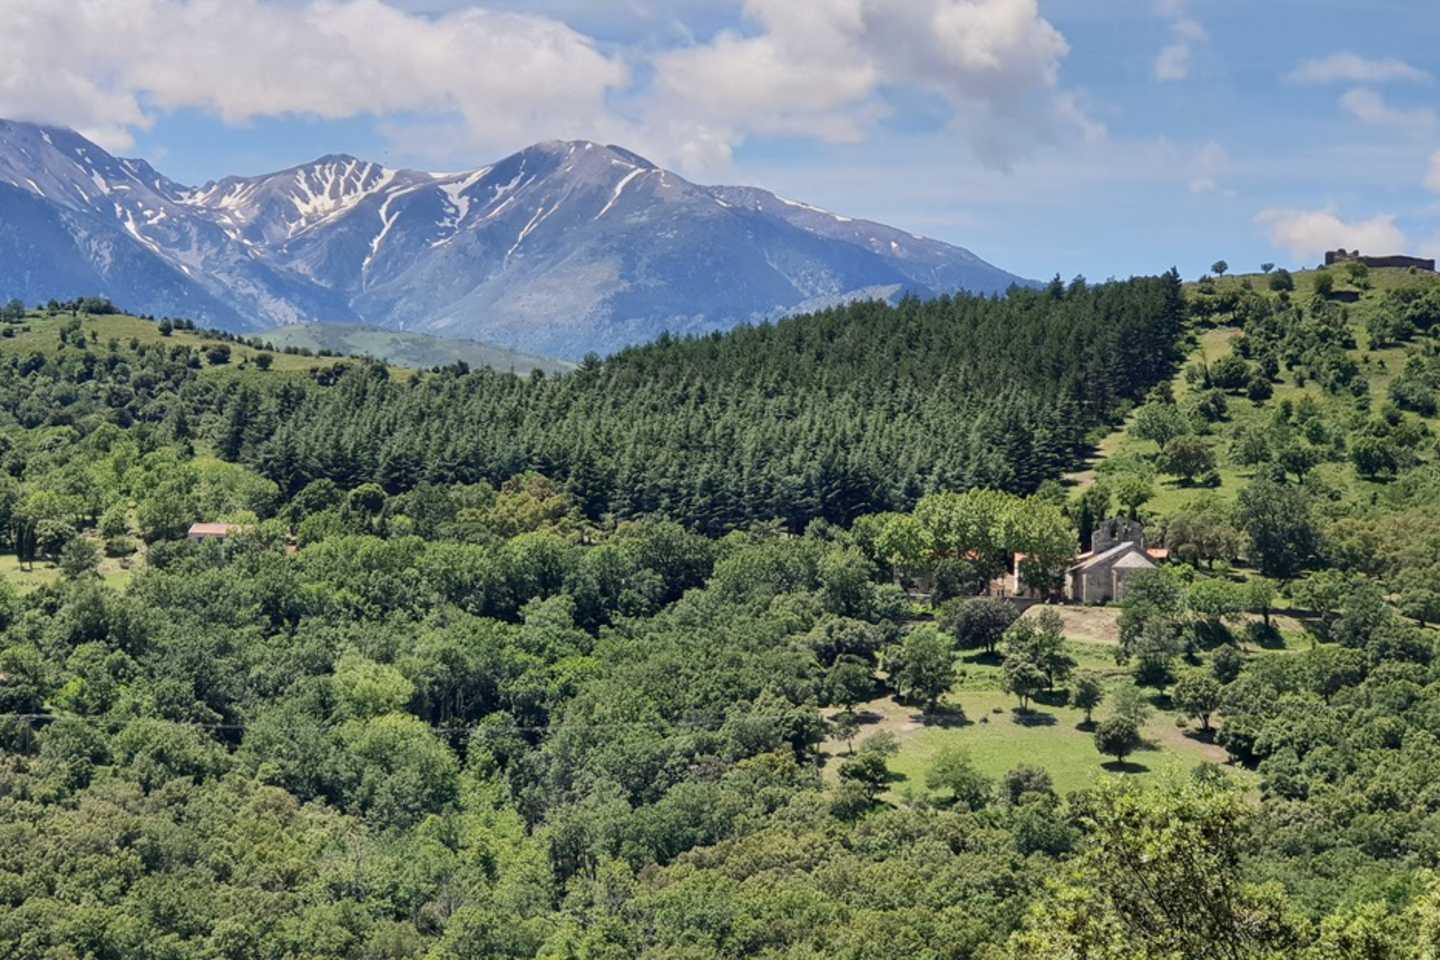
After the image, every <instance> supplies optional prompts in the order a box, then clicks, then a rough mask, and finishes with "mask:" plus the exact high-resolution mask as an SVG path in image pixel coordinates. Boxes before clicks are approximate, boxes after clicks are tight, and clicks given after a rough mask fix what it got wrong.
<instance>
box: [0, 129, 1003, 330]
mask: <svg viewBox="0 0 1440 960" xmlns="http://www.w3.org/2000/svg"><path fill="white" fill-rule="evenodd" d="M1017 282H1019V283H1024V282H1025V281H1023V280H1021V278H1019V277H1016V276H1014V275H1012V274H1009V273H1006V272H1005V271H1003V270H1000V269H998V268H996V267H994V266H992V265H990V264H988V263H986V262H985V261H983V260H981V259H980V258H979V257H977V256H975V255H974V254H973V253H971V252H969V251H968V250H964V249H961V248H958V247H954V246H950V245H948V244H944V243H940V242H938V241H934V240H926V239H922V238H919V237H916V236H913V235H911V234H909V233H906V232H904V231H900V230H896V229H893V228H890V227H886V226H883V225H881V224H877V223H872V222H868V221H862V220H853V219H850V218H847V217H843V216H840V215H838V214H833V213H829V212H827V211H824V210H819V209H817V208H815V207H811V206H808V205H806V204H801V203H797V202H794V201H791V200H785V199H782V198H780V197H777V196H775V195H774V194H771V193H767V192H766V191H764V190H759V189H755V188H750V187H705V186H700V185H697V184H694V183H691V182H689V181H688V180H685V179H684V178H682V177H679V176H677V175H676V174H674V173H671V172H669V171H667V170H663V169H661V168H659V167H657V166H655V165H654V164H652V163H650V162H649V161H647V160H645V159H644V158H642V157H639V156H637V155H636V154H633V153H631V152H629V151H627V150H624V149H622V148H620V147H614V146H608V147H607V146H602V145H600V144H595V143H589V142H583V141H579V142H550V143H543V144H537V145H536V146H533V147H530V148H528V149H525V150H522V151H520V152H519V153H516V154H514V155H512V156H510V157H507V158H505V159H504V160H502V161H500V162H499V163H496V164H494V165H493V166H489V167H484V168H482V169H479V170H474V171H468V172H462V173H453V174H435V173H421V172H417V171H410V170H391V169H387V168H385V167H383V166H380V165H378V164H375V163H369V162H366V161H363V160H358V159H356V158H354V157H349V156H326V157H321V158H320V159H318V160H316V161H314V162H313V163H309V164H305V165H303V166H300V167H295V168H292V169H289V170H282V171H280V172H278V173H273V174H269V175H266V176H261V177H227V178H225V179H223V180H220V181H218V182H214V183H208V184H205V185H204V186H201V187H186V186H184V185H181V184H178V183H175V182H174V181H171V180H169V179H167V178H166V177H164V176H163V175H161V174H160V173H158V172H157V171H156V170H154V169H153V168H152V167H151V166H150V165H149V164H147V163H145V162H144V161H143V160H124V159H119V158H116V157H113V156H111V155H110V154H108V153H106V152H105V151H104V150H102V149H101V148H99V147H97V146H96V145H95V144H93V143H90V142H89V141H87V140H85V139H84V138H83V137H81V136H79V135H78V134H76V133H74V132H73V131H69V130H63V129H59V128H55V127H42V126H37V125H33V124H23V123H11V122H7V121H0V294H3V295H4V296H7V297H8V296H20V297H22V298H24V299H26V300H37V299H48V298H49V297H52V296H58V297H64V296H73V295H82V294H104V295H108V296H110V297H111V298H112V299H114V300H116V301H117V302H119V303H122V304H124V305H125V306H127V307H128V308H130V309H133V310H139V311H144V312H147V313H157V314H160V313H171V314H179V315H184V316H189V317H192V318H194V319H196V320H198V321H203V322H206V323H211V324H215V325H219V326H223V327H226V328H230V329H235V330H258V329H264V328H270V327H275V326H280V325H285V324H291V323H313V322H323V323H343V324H364V325H369V326H375V327H381V328H386V329H399V330H409V331H418V332H424V333H430V334H438V335H442V336H456V337H467V338H472V339H483V340H487V341H492V342H496V343H499V344H503V345H505V346H508V347H511V348H514V349H519V350H525V351H528V352H531V353H541V354H549V355H553V356H564V357H572V358H574V357H579V356H581V355H583V354H584V353H586V352H587V351H591V350H594V351H599V352H608V351H612V350H615V349H618V348H619V347H622V346H625V345H627V344H631V343H636V342H640V341H644V340H648V339H651V338H653V337H654V336H656V335H657V334H659V333H660V332H661V331H665V330H669V331H671V332H674V333H691V332H706V331H710V330H717V329H725V328H728V327H731V326H734V325H735V324H737V323H741V322H745V321H752V320H757V319H763V318H765V317H772V316H777V315H781V314H784V313H787V312H793V311H795V310H796V309H808V308H812V307H815V306H819V305H825V304H829V303H835V302H840V301H844V300H847V299H854V298H856V297H861V296H878V297H895V296H898V295H901V294H904V293H914V294H916V295H919V296H930V295H934V294H938V293H943V292H946V291H954V290H961V289H964V290H969V291H973V292H982V293H991V292H997V291H1001V290H1004V289H1006V288H1007V287H1009V286H1010V285H1011V284H1013V283H1017Z"/></svg>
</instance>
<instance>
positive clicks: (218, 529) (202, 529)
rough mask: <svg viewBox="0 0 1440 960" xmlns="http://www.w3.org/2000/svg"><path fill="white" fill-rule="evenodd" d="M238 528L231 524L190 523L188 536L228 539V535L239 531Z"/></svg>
mask: <svg viewBox="0 0 1440 960" xmlns="http://www.w3.org/2000/svg"><path fill="white" fill-rule="evenodd" d="M239 529H240V527H239V526H237V525H236V524H233V523H192V524H191V525H190V536H192V537H228V536H230V534H232V533H235V532H237V531H239Z"/></svg>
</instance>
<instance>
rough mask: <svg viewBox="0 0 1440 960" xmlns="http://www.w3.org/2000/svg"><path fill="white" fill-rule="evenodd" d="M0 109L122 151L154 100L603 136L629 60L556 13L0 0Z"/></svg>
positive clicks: (352, 0) (163, 104)
mask: <svg viewBox="0 0 1440 960" xmlns="http://www.w3.org/2000/svg"><path fill="white" fill-rule="evenodd" d="M0 22H4V23H5V24H6V28H5V30H4V31H3V32H0V116H12V117H17V118H34V119H44V120H49V121H52V122H58V123H64V124H69V125H73V126H75V127H77V128H79V129H81V130H82V132H89V133H91V134H92V135H95V136H97V137H98V138H99V139H101V140H102V142H105V143H106V144H107V145H110V146H115V147H122V146H125V145H126V144H127V142H128V141H129V139H130V135H131V132H132V131H133V130H135V129H137V128H139V129H143V128H145V127H147V126H148V125H149V124H150V123H151V122H153V112H152V111H155V110H174V109H179V108H198V109H202V110H206V111H210V112H213V113H215V114H217V115H219V116H220V117H222V118H224V119H225V120H226V121H227V122H232V123H239V122H244V121H247V120H250V119H253V118H256V117H263V116H276V115H285V114H300V115H308V116H316V117H324V118H339V117H351V116H357V115H362V114H371V115H376V116H385V115H390V114H400V113H407V112H432V113H453V114H457V115H459V116H460V117H462V118H463V119H464V121H465V128H466V130H467V131H468V133H469V135H470V136H471V138H472V140H473V141H474V143H476V144H486V145H499V144H504V145H507V146H514V145H516V144H517V143H519V142H523V141H524V140H525V139H527V138H529V137H532V136H536V135H538V134H540V131H542V130H543V131H544V135H547V136H570V135H580V134H590V133H599V132H600V131H601V130H603V129H604V128H606V127H608V126H613V125H614V121H613V119H612V118H611V116H610V115H609V112H608V110H607V108H606V97H607V94H608V92H610V91H612V90H614V89H616V88H619V87H622V86H623V85H624V84H625V83H626V82H627V76H628V74H627V70H626V67H625V66H624V64H622V63H621V62H620V61H619V60H618V59H616V58H613V57H610V56H607V55H605V54H603V53H601V52H600V51H599V50H598V49H597V48H596V46H595V45H594V44H593V43H592V42H591V41H590V40H589V39H588V38H587V37H585V36H583V35H581V34H579V33H577V32H575V31H574V30H572V29H570V28H569V27H567V26H565V25H564V24H563V23H560V22H559V21H556V20H552V19H547V18H543V17H536V16H529V15H524V14H516V13H497V12H491V11H487V10H484V9H481V8H478V7H468V8H465V9H461V10H456V11H454V12H451V13H447V14H444V15H443V16H433V17H432V16H421V15H418V14H411V13H407V12H405V11H402V10H399V9H396V8H394V7H392V6H390V5H388V4H386V3H384V2H381V0H301V2H296V3H286V4H277V3H270V2H262V0H107V2H104V3H81V4H73V3H48V4H36V3H33V2H30V0H0Z"/></svg>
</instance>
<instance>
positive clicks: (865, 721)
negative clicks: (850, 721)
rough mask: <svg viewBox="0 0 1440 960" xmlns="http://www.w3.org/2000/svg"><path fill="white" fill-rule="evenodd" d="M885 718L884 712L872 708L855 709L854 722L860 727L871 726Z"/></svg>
mask: <svg viewBox="0 0 1440 960" xmlns="http://www.w3.org/2000/svg"><path fill="white" fill-rule="evenodd" d="M884 719H885V715H884V714H880V713H876V712H875V711H874V710H856V711H855V722H856V723H858V724H860V726H862V727H868V726H872V725H874V724H877V723H880V722H881V721H883V720H884Z"/></svg>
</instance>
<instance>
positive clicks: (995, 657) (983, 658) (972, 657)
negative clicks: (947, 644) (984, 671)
mask: <svg viewBox="0 0 1440 960" xmlns="http://www.w3.org/2000/svg"><path fill="white" fill-rule="evenodd" d="M960 662H961V663H964V664H969V665H972V666H976V667H998V666H1000V665H1001V664H1003V663H1004V662H1005V658H1004V657H1002V656H1000V653H999V651H996V652H993V653H992V652H988V651H985V650H975V651H973V652H971V653H968V654H966V655H965V656H963V657H961V658H960Z"/></svg>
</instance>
